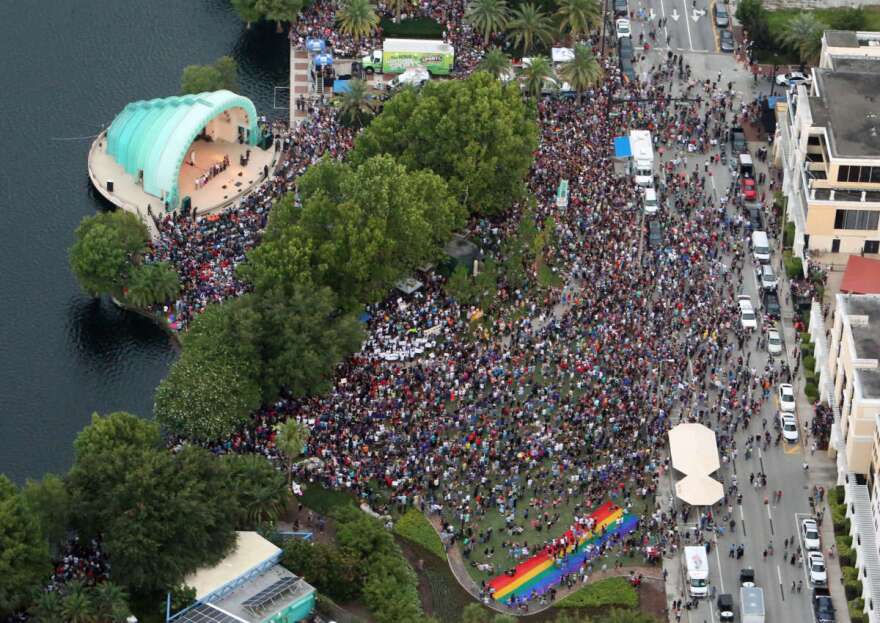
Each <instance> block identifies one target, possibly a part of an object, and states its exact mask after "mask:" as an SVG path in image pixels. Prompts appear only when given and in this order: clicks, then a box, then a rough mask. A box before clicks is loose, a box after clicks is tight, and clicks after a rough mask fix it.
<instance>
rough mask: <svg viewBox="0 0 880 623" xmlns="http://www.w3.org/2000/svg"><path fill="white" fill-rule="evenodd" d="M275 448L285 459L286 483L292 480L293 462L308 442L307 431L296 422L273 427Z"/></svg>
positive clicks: (290, 421) (287, 422)
mask: <svg viewBox="0 0 880 623" xmlns="http://www.w3.org/2000/svg"><path fill="white" fill-rule="evenodd" d="M275 433H276V434H275V447H276V448H278V451H279V452H280V453H281V454H283V455H284V456H285V458H287V482H288V483H289V482H291V480H292V479H293V462H294V461H295V460H296V459H297V458H298V457H299V455H300V454H302V452H303V449H304V448H305V447H306V444H307V443H308V442H309V429H308V428H307V427H306V425H305V424H300V423H299V422H297V421H296V420H287V421H286V422H285V423H284V424H279V425H278V426H276V427H275Z"/></svg>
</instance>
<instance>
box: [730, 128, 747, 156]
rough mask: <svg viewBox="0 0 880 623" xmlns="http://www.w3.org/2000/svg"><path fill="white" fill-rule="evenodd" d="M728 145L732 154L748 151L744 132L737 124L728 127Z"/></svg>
mask: <svg viewBox="0 0 880 623" xmlns="http://www.w3.org/2000/svg"><path fill="white" fill-rule="evenodd" d="M730 147H731V149H733V153H734V154H741V153H743V152H746V151H748V143H747V142H746V133H745V132H743V129H742V128H741V127H739V126H738V125H735V126H733V127H732V128H730Z"/></svg>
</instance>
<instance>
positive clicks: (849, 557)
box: [834, 534, 856, 567]
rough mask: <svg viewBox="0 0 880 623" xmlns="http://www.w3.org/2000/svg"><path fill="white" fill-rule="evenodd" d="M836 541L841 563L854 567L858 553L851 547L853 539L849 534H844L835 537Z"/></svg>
mask: <svg viewBox="0 0 880 623" xmlns="http://www.w3.org/2000/svg"><path fill="white" fill-rule="evenodd" d="M834 542H835V543H837V554H838V556H840V564H841V566H845V567H852V566H854V565H855V564H856V553H855V551H853V548H852V547H850V543H852V540H851V539H850V537H849V535H848V534H842V535H840V536H837V537H835V539H834Z"/></svg>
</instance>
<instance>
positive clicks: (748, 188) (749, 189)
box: [739, 177, 758, 201]
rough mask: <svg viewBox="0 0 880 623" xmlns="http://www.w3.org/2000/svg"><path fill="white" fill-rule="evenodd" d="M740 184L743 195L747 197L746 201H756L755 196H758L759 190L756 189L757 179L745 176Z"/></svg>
mask: <svg viewBox="0 0 880 623" xmlns="http://www.w3.org/2000/svg"><path fill="white" fill-rule="evenodd" d="M739 185H740V186H739V187H740V190H741V191H742V194H743V197H745V199H746V201H754V200H755V197H757V196H758V191H757V190H756V189H755V180H753V179H752V178H750V177H744V178H743V179H742V180H740V183H739Z"/></svg>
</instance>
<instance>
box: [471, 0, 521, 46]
mask: <svg viewBox="0 0 880 623" xmlns="http://www.w3.org/2000/svg"><path fill="white" fill-rule="evenodd" d="M464 19H465V20H466V21H467V22H468V23H469V24H470V25H471V26H473V27H474V29H475V30H476V31H477V32H478V33H480V34H481V35H483V40H484V41H489V37H491V36H492V33H494V32H498V31H501V30H504V27H505V26H506V25H507V21H508V20H509V19H510V10H509V9H508V8H507V2H506V1H505V0H472V1H471V2H470V3H469V4H468V5H467V9H466V10H465V13H464Z"/></svg>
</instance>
